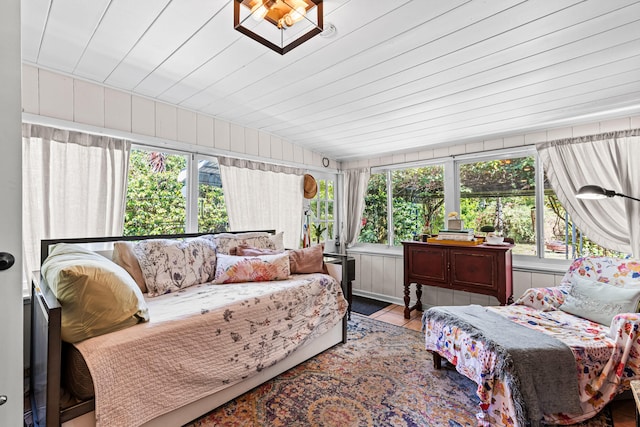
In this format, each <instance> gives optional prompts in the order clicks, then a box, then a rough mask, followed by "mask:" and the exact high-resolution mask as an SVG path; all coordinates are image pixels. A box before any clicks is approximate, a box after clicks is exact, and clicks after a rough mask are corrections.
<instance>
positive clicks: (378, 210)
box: [358, 173, 388, 244]
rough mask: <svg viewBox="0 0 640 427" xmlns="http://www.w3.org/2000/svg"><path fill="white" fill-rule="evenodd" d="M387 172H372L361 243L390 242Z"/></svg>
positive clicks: (363, 215) (363, 216)
mask: <svg viewBox="0 0 640 427" xmlns="http://www.w3.org/2000/svg"><path fill="white" fill-rule="evenodd" d="M387 211H388V209H387V174H386V173H376V174H371V177H370V178H369V185H368V186H367V194H366V196H365V202H364V213H363V214H362V229H361V230H360V236H358V241H359V242H361V243H382V244H387V243H388V229H387Z"/></svg>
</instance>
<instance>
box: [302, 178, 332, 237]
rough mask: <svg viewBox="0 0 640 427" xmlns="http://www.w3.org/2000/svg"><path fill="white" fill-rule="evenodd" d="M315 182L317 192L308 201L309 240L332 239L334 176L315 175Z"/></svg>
mask: <svg viewBox="0 0 640 427" xmlns="http://www.w3.org/2000/svg"><path fill="white" fill-rule="evenodd" d="M316 175H317V174H316ZM316 182H317V184H318V192H317V193H316V196H315V197H314V198H313V199H311V200H310V203H309V207H310V214H311V216H310V218H309V219H310V222H311V242H321V241H326V240H333V239H334V238H335V232H336V227H335V224H336V217H335V208H336V203H335V199H336V192H335V178H334V177H322V176H318V175H317V176H316Z"/></svg>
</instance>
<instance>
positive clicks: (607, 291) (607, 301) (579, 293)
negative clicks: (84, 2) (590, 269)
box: [560, 277, 640, 326]
mask: <svg viewBox="0 0 640 427" xmlns="http://www.w3.org/2000/svg"><path fill="white" fill-rule="evenodd" d="M639 302H640V288H637V287H633V288H622V287H619V286H613V285H609V284H607V283H602V282H596V281H594V280H590V279H582V278H579V277H574V278H573V279H572V282H571V288H570V289H569V294H568V295H567V297H566V298H565V300H564V302H563V303H562V305H561V306H560V310H562V311H565V312H567V313H571V314H575V315H576V316H580V317H583V318H585V319H588V320H591V321H592V322H597V323H600V324H602V325H605V326H611V320H613V318H614V317H615V316H616V315H617V314H620V313H635V312H637V311H638V303H639Z"/></svg>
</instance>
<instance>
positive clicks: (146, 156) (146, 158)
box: [124, 150, 228, 236]
mask: <svg viewBox="0 0 640 427" xmlns="http://www.w3.org/2000/svg"><path fill="white" fill-rule="evenodd" d="M186 167H187V159H186V157H185V156H182V155H164V154H162V153H157V152H149V151H143V150H131V157H130V160H129V177H128V187H127V202H126V209H125V220H124V234H125V235H127V236H139V235H154V234H175V233H184V232H185V225H186V198H185V195H184V194H185V191H186V189H185V184H186V182H185V180H184V178H182V177H181V176H180V173H181V172H183V175H184V172H185V171H186ZM198 193H199V194H198V230H199V231H201V232H208V231H211V232H217V231H224V230H227V229H228V217H227V211H226V205H225V203H224V193H223V190H222V188H220V187H216V186H214V185H207V184H199V186H198Z"/></svg>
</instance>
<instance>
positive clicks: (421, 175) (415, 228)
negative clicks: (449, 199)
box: [391, 165, 444, 245]
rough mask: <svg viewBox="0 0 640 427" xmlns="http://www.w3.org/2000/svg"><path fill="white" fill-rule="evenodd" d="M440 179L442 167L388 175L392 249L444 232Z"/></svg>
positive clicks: (442, 197)
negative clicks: (391, 210) (390, 185)
mask: <svg viewBox="0 0 640 427" xmlns="http://www.w3.org/2000/svg"><path fill="white" fill-rule="evenodd" d="M443 176H444V166H442V165H437V166H426V167H421V168H411V169H403V170H397V171H394V172H393V173H392V174H391V180H392V188H393V228H394V245H400V244H401V242H402V241H403V240H416V239H417V238H418V236H419V235H420V234H431V233H432V232H433V233H437V231H438V230H439V229H441V228H443V221H444V178H443Z"/></svg>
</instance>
